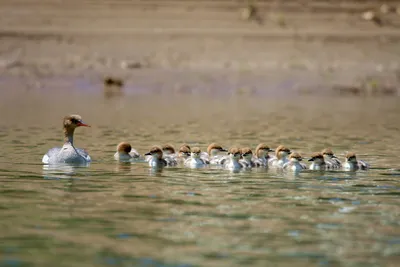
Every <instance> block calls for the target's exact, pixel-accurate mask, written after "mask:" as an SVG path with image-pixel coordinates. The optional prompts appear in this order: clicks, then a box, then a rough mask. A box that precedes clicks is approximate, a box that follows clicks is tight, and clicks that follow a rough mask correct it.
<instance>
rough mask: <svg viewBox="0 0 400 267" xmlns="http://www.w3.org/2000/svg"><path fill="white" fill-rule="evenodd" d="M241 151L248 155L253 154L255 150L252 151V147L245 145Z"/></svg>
mask: <svg viewBox="0 0 400 267" xmlns="http://www.w3.org/2000/svg"><path fill="white" fill-rule="evenodd" d="M240 152H241V153H242V155H243V156H246V155H253V151H251V149H250V147H243V148H242V149H241V150H240Z"/></svg>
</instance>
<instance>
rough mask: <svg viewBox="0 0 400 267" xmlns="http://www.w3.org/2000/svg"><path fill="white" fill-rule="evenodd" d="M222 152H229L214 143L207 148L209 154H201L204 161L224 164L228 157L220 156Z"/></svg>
mask: <svg viewBox="0 0 400 267" xmlns="http://www.w3.org/2000/svg"><path fill="white" fill-rule="evenodd" d="M220 152H227V150H226V149H224V148H223V147H222V146H220V145H219V144H216V143H212V144H210V145H209V146H208V147H207V152H202V153H201V158H202V159H203V160H206V161H209V162H210V164H218V165H220V164H222V163H223V161H224V160H225V159H227V156H226V155H218V153H220Z"/></svg>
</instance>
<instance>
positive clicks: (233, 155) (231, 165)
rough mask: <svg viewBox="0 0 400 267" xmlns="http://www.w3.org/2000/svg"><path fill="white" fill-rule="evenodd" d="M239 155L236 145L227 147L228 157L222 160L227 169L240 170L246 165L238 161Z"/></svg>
mask: <svg viewBox="0 0 400 267" xmlns="http://www.w3.org/2000/svg"><path fill="white" fill-rule="evenodd" d="M240 157H241V153H240V149H239V148H237V147H232V148H231V149H229V152H228V158H227V159H225V160H224V161H223V166H224V168H225V169H228V170H240V169H242V168H245V167H246V166H245V165H244V164H243V163H241V162H239V160H240Z"/></svg>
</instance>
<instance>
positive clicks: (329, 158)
mask: <svg viewBox="0 0 400 267" xmlns="http://www.w3.org/2000/svg"><path fill="white" fill-rule="evenodd" d="M321 153H322V155H323V156H324V160H325V162H327V163H328V164H330V165H331V166H332V167H333V168H334V169H338V168H341V167H342V163H341V162H340V160H339V159H338V158H337V157H336V156H335V154H334V153H333V151H332V149H330V148H325V149H324V150H322V152H321Z"/></svg>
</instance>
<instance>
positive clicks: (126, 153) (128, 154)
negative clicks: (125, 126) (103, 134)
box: [114, 142, 140, 161]
mask: <svg viewBox="0 0 400 267" xmlns="http://www.w3.org/2000/svg"><path fill="white" fill-rule="evenodd" d="M139 157H140V154H139V153H138V152H137V151H136V149H133V148H132V146H131V144H129V143H127V142H121V143H119V144H118V146H117V152H116V153H115V154H114V159H116V160H119V161H130V160H132V159H138V158H139Z"/></svg>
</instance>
